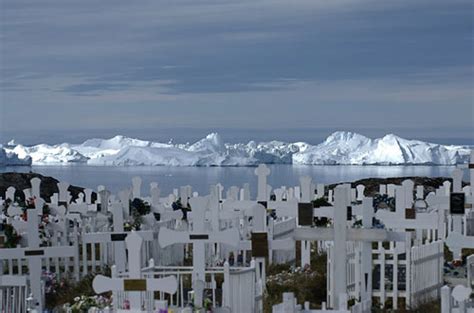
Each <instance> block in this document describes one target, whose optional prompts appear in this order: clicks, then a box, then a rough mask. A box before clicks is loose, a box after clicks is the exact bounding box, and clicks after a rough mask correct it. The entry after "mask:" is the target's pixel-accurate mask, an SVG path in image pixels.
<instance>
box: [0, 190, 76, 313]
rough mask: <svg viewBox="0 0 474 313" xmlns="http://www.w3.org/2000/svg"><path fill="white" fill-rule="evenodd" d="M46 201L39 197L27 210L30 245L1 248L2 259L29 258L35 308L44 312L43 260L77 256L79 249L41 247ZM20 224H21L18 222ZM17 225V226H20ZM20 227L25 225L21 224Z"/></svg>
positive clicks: (0, 256) (0, 258) (0, 255)
mask: <svg viewBox="0 0 474 313" xmlns="http://www.w3.org/2000/svg"><path fill="white" fill-rule="evenodd" d="M43 205H44V201H43V200H42V199H41V198H39V199H36V200H35V209H28V210H27V218H28V221H27V231H28V236H27V238H28V247H27V248H13V249H0V260H10V259H27V260H28V269H29V274H28V275H29V281H30V287H31V291H32V294H33V299H34V303H33V308H32V309H36V310H37V311H38V312H43V305H44V303H43V298H42V293H41V260H42V259H44V258H59V257H64V258H67V257H77V251H76V250H75V249H74V247H70V246H55V247H40V240H39V229H38V225H39V218H38V215H42V209H43ZM18 225H19V224H18ZM18 225H17V227H18ZM20 227H24V225H21V226H20Z"/></svg>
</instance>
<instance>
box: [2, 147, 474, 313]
mask: <svg viewBox="0 0 474 313" xmlns="http://www.w3.org/2000/svg"><path fill="white" fill-rule="evenodd" d="M473 164H474V151H472V152H471V160H470V165H469V172H470V177H463V176H464V175H463V170H462V169H461V168H460V167H457V168H455V169H454V170H453V172H452V177H451V179H450V180H446V181H443V182H440V183H439V184H438V185H437V186H435V187H433V186H431V187H430V188H429V189H428V188H425V186H423V185H419V184H416V183H415V181H413V180H403V181H401V182H400V184H380V185H377V186H371V187H370V188H371V189H372V190H371V191H370V192H369V191H368V190H366V189H367V188H366V186H364V185H361V184H360V185H356V186H353V185H351V184H349V183H342V184H338V185H335V186H325V185H323V184H318V183H317V177H314V178H313V177H307V176H303V177H301V178H300V184H299V185H297V186H277V187H272V186H270V185H269V184H268V177H269V175H271V171H270V170H269V168H268V167H267V166H265V165H263V164H262V165H259V166H258V167H256V168H255V176H256V177H255V178H252V177H249V178H248V179H249V180H250V179H256V180H257V188H256V190H250V187H249V184H244V185H243V186H230V187H228V188H225V187H224V186H222V185H221V184H219V182H216V184H215V185H212V186H210V188H209V193H208V194H199V193H198V192H196V191H193V188H192V186H176V187H175V189H174V190H173V193H171V194H162V192H161V191H160V184H159V182H156V183H152V184H150V186H144V185H142V180H141V178H140V177H136V178H134V179H133V180H132V181H131V183H130V186H124V189H123V190H122V191H121V192H118V193H117V194H113V193H111V192H110V191H109V190H108V189H107V186H103V185H99V186H98V187H97V189H96V190H91V189H78V188H77V187H72V186H70V185H69V184H68V183H67V182H64V181H60V182H57V183H56V188H55V189H54V190H53V192H52V194H51V195H47V196H46V192H45V190H44V189H42V188H43V186H42V181H41V179H40V178H38V177H34V178H32V179H31V180H30V181H29V185H28V186H24V187H25V188H23V189H22V190H20V189H18V190H17V188H15V187H14V186H10V187H8V188H6V190H5V193H4V194H1V195H0V197H1V199H0V204H1V208H2V212H1V215H0V222H1V224H0V269H1V271H2V275H1V276H0V312H10V313H20V312H36V313H39V312H70V313H75V312H91V313H93V312H95V313H98V312H104V313H105V312H108V313H112V312H122V313H126V312H130V313H138V312H140V313H145V312H147V313H154V312H160V313H164V312H176V313H179V312H183V313H184V312H228V313H246V312H258V313H259V312H273V313H280V312H284V313H297V312H301V313H311V312H312V313H317V312H334V313H338V312H347V313H349V312H360V313H365V312H423V311H428V310H429V311H432V312H442V313H454V312H460V313H461V312H474V295H473V291H472V288H474V210H473V201H474V165H473Z"/></svg>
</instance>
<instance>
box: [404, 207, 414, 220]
mask: <svg viewBox="0 0 474 313" xmlns="http://www.w3.org/2000/svg"><path fill="white" fill-rule="evenodd" d="M405 219H407V220H414V219H416V210H415V209H411V208H410V209H405Z"/></svg>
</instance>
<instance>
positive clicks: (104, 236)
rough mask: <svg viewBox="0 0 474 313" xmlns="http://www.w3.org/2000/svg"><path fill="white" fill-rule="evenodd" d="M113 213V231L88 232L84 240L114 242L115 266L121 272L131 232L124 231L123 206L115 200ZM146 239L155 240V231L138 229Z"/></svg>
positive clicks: (138, 232)
mask: <svg viewBox="0 0 474 313" xmlns="http://www.w3.org/2000/svg"><path fill="white" fill-rule="evenodd" d="M111 210H112V214H113V231H112V232H98V233H86V234H83V235H82V242H83V243H86V244H94V243H112V244H113V246H114V249H113V250H114V259H115V266H116V268H117V271H118V272H119V273H121V272H124V271H125V260H126V257H125V254H126V253H125V239H126V238H127V236H128V234H130V232H126V231H124V227H123V224H124V219H123V208H122V205H121V204H120V203H117V202H114V203H112V204H111ZM136 234H137V235H139V236H140V237H141V238H142V239H143V240H144V241H148V242H149V241H153V240H154V233H153V231H150V230H145V231H137V232H136Z"/></svg>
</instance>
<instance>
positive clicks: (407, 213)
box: [375, 187, 445, 240]
mask: <svg viewBox="0 0 474 313" xmlns="http://www.w3.org/2000/svg"><path fill="white" fill-rule="evenodd" d="M406 192H407V191H406V189H404V188H403V187H396V191H395V199H396V202H395V203H396V204H395V206H396V209H395V210H396V211H395V212H390V211H388V210H377V213H376V214H375V217H376V218H377V219H379V220H380V221H381V222H382V223H383V224H384V225H385V227H386V228H389V229H397V230H407V229H415V230H417V237H418V239H420V240H421V239H422V238H421V235H422V233H421V231H422V230H437V231H438V234H437V236H438V238H440V239H441V238H444V234H443V233H442V231H443V229H444V221H445V216H444V211H443V210H433V211H431V212H416V209H415V208H412V207H406V206H407V205H406V201H405V200H404V199H406V195H405V194H406ZM410 193H411V191H410ZM419 201H420V200H419ZM429 201H430V200H429V199H428V200H427V201H426V202H427V203H429ZM428 207H429V205H428Z"/></svg>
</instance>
